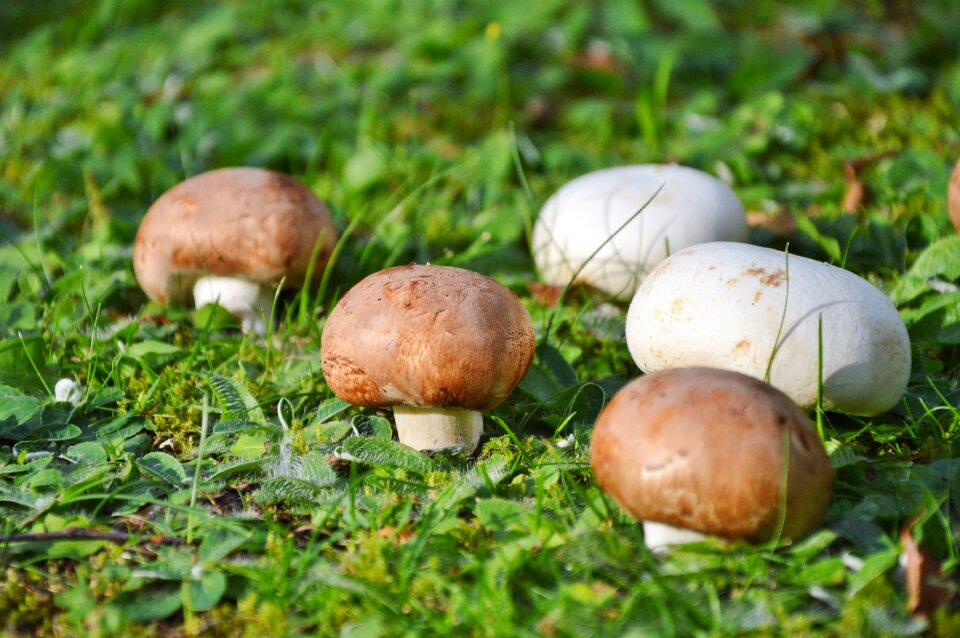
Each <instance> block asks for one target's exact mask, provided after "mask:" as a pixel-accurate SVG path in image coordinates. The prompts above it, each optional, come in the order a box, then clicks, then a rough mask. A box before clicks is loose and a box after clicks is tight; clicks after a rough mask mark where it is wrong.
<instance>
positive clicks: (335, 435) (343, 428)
mask: <svg viewBox="0 0 960 638" xmlns="http://www.w3.org/2000/svg"><path fill="white" fill-rule="evenodd" d="M352 431H353V426H352V425H350V422H349V421H334V422H332V423H324V424H322V425H321V426H320V427H319V428H318V429H317V437H318V438H319V439H320V442H322V443H337V442H338V441H342V440H343V438H344V437H346V436H347V435H348V434H350V433H351V432H352Z"/></svg>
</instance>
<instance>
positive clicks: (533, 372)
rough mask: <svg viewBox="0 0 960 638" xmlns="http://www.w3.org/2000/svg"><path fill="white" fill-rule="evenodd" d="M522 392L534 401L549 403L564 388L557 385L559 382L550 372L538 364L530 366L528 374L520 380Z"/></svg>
mask: <svg viewBox="0 0 960 638" xmlns="http://www.w3.org/2000/svg"><path fill="white" fill-rule="evenodd" d="M518 387H519V388H520V390H522V391H523V392H526V393H527V394H529V395H530V396H531V397H533V398H534V399H537V400H538V401H542V402H543V403H548V402H549V401H550V399H552V398H553V397H555V396H556V395H557V393H559V392H560V391H561V390H562V389H563V388H562V387H561V386H560V384H559V383H557V380H556V379H555V378H553V376H551V375H550V373H549V372H547V370H546V369H545V368H543V367H541V366H540V365H538V364H534V365H532V366H530V369H529V370H527V374H525V375H524V376H523V379H521V380H520V385H519V386H518Z"/></svg>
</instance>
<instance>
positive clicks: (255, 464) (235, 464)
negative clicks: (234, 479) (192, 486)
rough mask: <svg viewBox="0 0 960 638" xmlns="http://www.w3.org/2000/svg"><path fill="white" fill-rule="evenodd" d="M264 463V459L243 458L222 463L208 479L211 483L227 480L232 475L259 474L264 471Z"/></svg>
mask: <svg viewBox="0 0 960 638" xmlns="http://www.w3.org/2000/svg"><path fill="white" fill-rule="evenodd" d="M263 463H264V459H263V458H255V459H245V458H241V459H240V460H238V461H232V462H230V463H222V464H220V465H218V466H217V470H216V471H215V472H214V473H213V474H211V475H210V476H209V477H207V478H208V480H210V481H219V480H220V479H223V478H226V477H228V476H230V475H232V474H245V473H246V474H252V473H259V472H261V471H262V470H263Z"/></svg>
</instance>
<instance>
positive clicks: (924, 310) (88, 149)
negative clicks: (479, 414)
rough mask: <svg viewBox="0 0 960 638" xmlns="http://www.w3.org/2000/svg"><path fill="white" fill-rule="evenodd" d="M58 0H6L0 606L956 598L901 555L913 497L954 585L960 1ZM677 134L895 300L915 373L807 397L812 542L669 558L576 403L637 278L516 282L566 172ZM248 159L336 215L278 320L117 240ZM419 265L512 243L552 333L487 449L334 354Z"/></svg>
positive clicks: (623, 357) (862, 631)
mask: <svg viewBox="0 0 960 638" xmlns="http://www.w3.org/2000/svg"><path fill="white" fill-rule="evenodd" d="M15 4H16V3H13V4H12V5H11V7H12V6H13V5H15ZM53 4H54V5H56V6H57V7H59V8H60V9H62V11H58V12H57V14H56V15H55V16H54V15H50V16H46V17H44V15H42V14H39V13H29V12H23V11H19V10H17V9H15V8H10V7H6V6H4V7H3V8H0V23H4V24H3V27H2V29H3V30H2V31H0V34H2V35H3V39H2V40H0V53H2V54H3V55H2V56H0V535H2V536H3V537H4V538H5V539H6V540H2V541H0V634H2V633H4V632H5V633H6V634H9V635H60V636H74V635H123V634H125V633H126V634H133V635H141V634H142V635H189V634H209V635H271V636H272V635H277V636H280V635H297V634H308V635H358V636H367V635H369V636H393V635H431V634H432V635H490V636H514V635H516V636H534V635H538V636H640V635H681V636H686V635H713V634H730V635H734V634H756V635H773V634H784V635H915V634H917V633H918V632H920V631H923V630H924V629H929V631H931V632H932V633H933V634H935V635H936V634H939V635H944V636H949V635H954V634H955V633H956V631H957V629H958V625H960V615H958V613H957V607H956V603H954V604H953V606H950V607H947V608H944V609H941V610H940V611H939V612H937V614H936V615H935V616H934V617H933V618H931V619H928V620H922V619H919V618H917V617H916V616H913V615H911V614H910V613H909V611H908V609H907V607H906V593H905V590H904V582H903V579H902V576H901V575H900V572H899V568H898V559H899V555H900V546H899V543H900V541H899V538H900V531H901V528H903V527H904V526H907V525H912V528H913V533H914V535H915V537H916V538H917V539H918V541H919V542H920V543H921V545H922V546H923V547H925V548H926V550H927V551H929V553H930V556H931V560H933V561H935V562H936V563H938V564H940V565H941V566H942V567H943V569H944V570H946V571H947V573H948V574H949V575H950V577H951V578H953V579H954V580H956V577H955V574H956V573H957V569H958V553H960V521H958V507H960V496H958V495H960V490H958V489H957V488H956V484H957V480H958V479H960V461H958V457H957V453H956V450H955V445H956V442H957V438H958V432H960V411H958V406H960V376H958V372H957V371H958V369H960V350H958V345H960V314H958V311H957V308H960V297H958V295H960V293H958V292H957V291H956V288H955V286H956V285H957V283H958V280H960V257H958V255H960V251H958V250H957V248H958V245H957V242H956V238H955V236H954V233H953V230H952V228H951V227H950V223H949V220H948V218H947V214H946V203H945V199H946V184H947V178H948V175H949V170H950V168H951V167H952V165H953V163H955V161H956V158H957V156H960V118H958V116H957V113H960V63H958V62H957V61H958V60H960V49H958V46H960V44H958V42H957V40H956V38H955V34H956V33H957V32H960V9H958V8H957V6H955V3H953V2H949V1H947V0H942V1H941V0H928V1H927V2H923V3H917V7H916V8H906V9H898V10H897V11H900V13H896V14H894V13H884V12H885V11H887V9H884V8H883V7H873V8H871V9H870V10H869V11H866V10H864V11H863V12H861V11H860V10H859V9H856V8H847V7H837V8H827V9H823V10H822V13H818V12H817V11H818V10H817V9H806V8H797V7H793V6H791V7H789V8H788V7H785V6H781V5H780V4H779V3H775V2H761V3H753V4H754V5H755V6H754V7H753V8H752V9H751V10H750V11H747V10H745V9H741V8H737V7H736V6H735V3H733V4H731V3H717V5H716V6H713V5H711V4H709V3H706V2H703V3H701V2H685V3H681V4H682V6H683V7H684V8H683V9H676V8H673V5H670V6H669V7H668V6H667V4H668V3H660V2H653V3H639V4H638V3H630V2H618V1H610V2H603V3H596V4H592V5H589V6H587V5H584V4H583V3H568V2H559V1H558V2H553V1H551V2H543V3H534V4H529V3H505V2H490V3H484V4H483V5H481V6H477V7H473V8H469V9H467V8H464V7H462V6H460V5H456V4H455V3H451V2H446V1H440V2H435V3H406V4H401V3H394V2H388V1H386V0H371V1H369V2H362V3H312V2H303V3H285V4H284V5H282V6H273V7H268V6H266V5H261V4H259V3H221V4H217V5H210V6H207V5H204V4H202V3H186V2H171V3H154V2H148V1H146V0H135V1H127V2H109V1H104V2H100V3H98V4H96V5H94V6H93V7H92V8H87V7H84V6H82V5H81V3H74V2H69V1H64V2H61V3H53ZM677 6H680V5H677ZM889 11H891V12H892V11H893V10H892V9H890V10H889ZM11 25H12V26H11ZM718 25H725V28H719V27H718ZM904 25H909V26H910V27H911V28H906V27H905V26H904ZM836 34H842V36H843V37H842V38H841V37H838V36H837V35H836ZM704 42H709V43H710V46H708V47H704V46H703V43H704ZM865 52H866V53H865ZM863 158H867V159H866V160H863ZM861 160H862V161H861ZM658 161H678V162H681V163H685V164H689V165H692V166H696V167H698V168H701V169H703V170H707V171H709V172H711V173H714V174H717V175H720V176H723V177H724V178H726V179H729V180H731V181H732V186H733V188H734V189H735V190H736V191H737V193H738V194H739V195H740V196H741V198H742V199H743V200H744V202H745V204H746V205H747V208H748V209H749V210H753V211H766V212H769V213H771V214H772V213H776V212H778V211H781V210H785V211H787V212H788V213H789V214H790V215H792V216H793V217H794V218H795V219H796V222H797V229H796V230H795V231H792V232H790V233H788V234H786V235H784V234H778V233H775V232H773V231H771V230H767V229H763V228H755V229H754V230H753V231H752V235H751V240H752V241H754V242H756V243H759V244H762V245H767V246H771V247H774V248H780V249H782V248H783V247H784V246H785V245H786V244H787V243H788V242H789V246H790V253H791V255H794V254H795V255H803V256H807V257H813V258H819V259H822V260H826V261H831V262H833V263H835V264H837V265H841V264H842V265H843V266H844V267H846V268H848V269H850V270H852V271H854V272H856V273H857V274H859V275H861V276H863V277H865V278H867V279H868V280H870V281H871V282H873V283H874V284H876V285H877V286H878V287H880V288H881V289H882V290H884V291H885V292H886V293H888V294H889V295H890V296H891V298H893V299H894V301H895V302H896V303H897V304H898V306H899V307H900V309H901V313H902V315H903V317H904V319H905V321H906V322H907V324H908V328H909V330H910V333H911V337H912V339H913V342H914V350H913V370H914V371H913V376H912V378H911V382H910V387H909V389H908V391H907V393H906V395H905V396H904V398H903V400H902V401H901V403H900V405H898V406H897V407H896V408H895V409H894V410H892V411H890V412H888V413H886V414H883V415H880V416H878V417H875V418H870V419H864V418H851V417H845V416H842V415H837V414H832V413H821V412H818V413H817V416H816V419H817V425H818V428H819V429H820V430H821V432H822V436H823V438H824V439H825V441H826V444H827V446H828V450H829V451H830V454H831V459H832V461H833V464H834V467H835V470H836V480H835V499H834V502H833V504H832V506H831V508H830V511H829V513H828V516H827V520H826V521H825V523H824V526H823V528H822V529H821V530H819V531H817V532H815V533H814V534H812V535H811V536H810V537H808V538H807V539H804V540H802V541H800V542H798V543H796V544H794V545H792V546H788V547H761V548H757V547H751V546H747V545H743V544H733V545H727V544H723V543H720V542H717V541H708V542H705V543H700V544H696V545H692V546H689V547H685V548H682V549H679V550H677V551H675V552H673V553H671V554H670V555H669V556H667V557H666V558H655V557H653V556H652V555H651V554H650V553H649V552H648V551H647V550H646V549H645V548H644V545H643V539H642V532H641V530H640V528H639V526H638V525H636V524H635V523H634V522H633V521H632V520H630V519H629V518H628V517H627V516H626V515H625V514H623V513H622V512H621V511H619V509H618V508H617V507H616V505H615V504H614V503H612V501H610V500H609V499H608V498H607V497H606V496H605V495H603V494H602V493H601V492H600V491H599V489H598V488H597V487H596V485H595V484H594V482H593V479H592V476H591V473H590V470H589V442H590V430H591V427H592V424H593V420H594V418H595V417H596V414H597V413H598V412H599V410H600V409H601V407H602V405H603V403H604V401H605V400H606V399H607V398H609V397H610V396H611V395H612V394H613V393H614V392H615V391H616V390H617V389H619V387H621V386H622V385H623V384H624V383H625V382H626V381H627V380H629V379H630V378H632V377H633V376H635V375H636V374H638V373H639V372H638V370H637V369H636V366H635V365H634V364H633V362H632V361H631V359H630V356H629V353H628V352H627V350H626V346H625V344H624V342H623V338H622V331H623V324H624V315H625V306H624V305H622V304H617V303H613V302H611V301H610V300H608V299H606V298H603V297H600V296H598V295H597V294H596V293H594V292H593V291H589V290H583V289H580V288H572V289H571V290H569V291H566V292H565V293H564V295H563V296H562V302H561V303H560V304H558V305H555V306H554V305H552V304H551V303H547V302H546V301H545V300H544V298H543V297H542V296H538V295H537V294H535V292H536V289H535V288H531V287H530V286H529V284H533V283H535V282H536V280H537V277H536V272H535V271H534V268H533V262H532V260H531V258H530V255H529V245H528V241H529V236H530V228H531V223H532V219H533V218H534V216H535V214H536V212H537V209H538V207H539V205H540V204H541V203H542V202H543V201H544V200H545V199H546V197H547V196H548V195H549V194H550V193H551V192H553V191H555V190H556V188H558V187H559V186H560V185H561V184H563V183H564V182H566V181H568V180H569V179H572V178H573V177H576V176H578V175H580V174H582V173H585V172H587V171H589V170H594V169H598V168H604V167H607V166H611V165H615V164H626V163H641V162H658ZM852 161H861V163H862V164H863V166H864V168H863V169H861V170H860V171H859V172H858V178H859V179H861V180H862V181H863V183H864V185H865V186H866V188H867V195H868V196H867V197H866V198H865V199H864V200H863V202H862V203H861V205H860V207H859V208H858V210H857V211H856V213H854V214H846V213H842V212H841V209H840V203H841V200H842V198H843V193H844V190H845V188H846V187H847V182H846V179H845V177H844V173H843V166H844V164H845V163H847V162H852ZM227 165H258V166H265V167H269V168H273V169H276V170H281V171H285V172H288V173H290V174H292V175H294V176H296V177H297V178H298V179H300V180H301V181H303V182H304V183H306V184H308V185H309V186H310V187H311V188H312V189H313V190H314V191H315V192H316V193H317V195H318V196H320V197H321V198H323V199H324V200H325V201H326V202H327V203H328V204H329V205H330V207H331V210H332V212H333V215H334V218H335V220H336V222H337V226H338V229H339V230H340V231H341V237H342V239H341V241H340V243H339V244H338V247H337V258H336V259H335V260H333V262H332V263H331V265H330V267H329V268H328V269H326V270H325V271H323V272H314V273H312V278H313V280H314V282H315V283H316V284H319V285H318V286H317V287H315V288H313V289H311V290H306V291H304V292H301V293H289V292H282V293H281V294H279V296H278V297H277V299H276V304H275V307H274V308H273V310H272V312H271V314H272V315H273V318H274V319H275V323H274V324H273V325H272V328H271V333H270V334H269V336H268V337H267V338H256V337H247V336H244V335H242V334H240V332H239V331H238V330H237V329H236V323H235V321H233V320H232V319H231V318H230V317H228V316H226V315H224V314H223V313H220V312H218V311H217V310H215V309H209V310H205V311H200V312H195V311H191V310H189V309H186V308H163V307H160V306H158V305H156V304H154V303H151V302H148V301H147V299H146V297H145V296H144V295H143V293H142V292H141V291H140V290H139V287H138V286H137V284H136V280H135V278H134V275H133V271H132V267H131V264H130V258H131V250H132V249H131V245H132V240H133V236H134V234H135V232H136V227H137V223H138V221H139V219H140V217H141V215H142V214H143V212H144V211H145V210H146V208H147V206H149V204H150V203H151V202H152V201H153V199H155V198H156V197H157V196H158V195H159V194H160V193H161V192H163V191H164V190H165V189H166V188H168V187H169V186H171V185H172V184H174V183H176V182H177V181H179V180H180V179H182V178H183V177H185V176H187V175H191V174H195V173H197V172H200V171H203V170H207V169H209V168H214V167H219V166H227ZM411 261H417V262H426V261H430V262H432V263H447V264H453V265H458V266H461V267H469V268H473V269H476V270H478V271H480V272H483V273H484V274H487V275H490V276H493V277H495V278H497V279H498V280H499V281H501V282H502V283H504V284H505V285H508V286H509V287H510V288H511V289H512V290H513V291H514V292H516V293H517V294H518V295H519V296H520V298H521V300H522V301H523V303H524V304H525V305H526V306H527V308H528V309H529V310H530V312H531V314H532V316H533V318H534V322H535V325H536V326H538V328H541V331H540V334H539V335H538V336H539V338H540V345H539V348H538V353H537V359H536V362H535V364H534V366H533V368H532V369H531V371H530V373H529V374H528V376H527V377H526V378H525V379H524V380H523V382H522V383H521V385H520V386H519V388H518V389H517V390H516V391H515V392H514V393H513V395H512V396H511V398H510V399H509V400H508V401H507V402H506V403H505V404H503V405H502V406H500V407H499V408H497V409H496V410H495V411H493V412H492V413H490V414H488V415H487V417H486V418H485V421H484V427H485V436H484V437H483V438H482V439H481V442H480V451H479V452H478V454H477V455H476V456H475V457H473V458H466V457H463V456H462V455H458V454H444V453H439V454H436V455H433V456H426V455H422V454H418V453H413V452H412V451H410V450H409V449H407V448H405V447H403V446H401V445H399V444H398V443H396V442H395V441H393V440H392V436H393V435H392V431H391V424H390V422H389V420H388V419H387V416H388V415H385V414H379V413H377V412H375V411H370V410H361V409H357V408H354V407H351V406H348V405H346V404H344V403H343V402H341V401H339V400H337V399H335V398H334V397H333V396H332V394H331V393H330V391H329V390H328V389H327V387H326V385H325V383H324V380H323V375H322V372H321V367H320V356H319V352H320V334H321V330H322V327H323V321H324V319H325V317H326V315H327V313H328V312H329V311H330V309H331V308H332V307H333V306H334V304H335V303H336V301H337V300H338V299H339V297H340V296H341V295H342V294H343V293H344V292H345V291H346V290H347V289H349V287H350V286H351V285H353V283H355V282H356V281H359V280H360V279H361V278H362V277H364V276H365V275H367V274H369V273H370V272H373V271H375V270H378V269H380V268H383V267H387V266H391V265H396V264H403V263H408V262H411ZM951 286H952V287H951ZM545 326H549V328H548V329H547V328H544V327H545ZM60 378H72V379H74V380H76V381H78V382H79V383H80V384H82V386H83V388H84V395H83V400H82V402H81V403H80V404H79V405H77V406H73V405H70V404H66V403H57V402H54V401H53V397H52V395H51V388H52V387H53V386H54V384H55V383H56V381H57V380H58V379H60ZM278 406H280V408H279V411H278ZM204 423H206V427H205V428H203V429H202V427H201V426H202V424H204ZM14 538H19V539H20V540H16V541H14V540H12V539H14Z"/></svg>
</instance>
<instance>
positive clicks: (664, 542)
mask: <svg viewBox="0 0 960 638" xmlns="http://www.w3.org/2000/svg"><path fill="white" fill-rule="evenodd" d="M705 538H706V536H704V535H703V534H701V533H700V532H695V531H693V530H690V529H683V528H682V527H673V526H672V525H664V524H663V523H657V522H654V521H643V542H644V544H645V545H646V546H647V547H648V548H649V549H650V551H652V552H653V553H655V554H662V553H665V552H666V551H667V550H668V549H669V548H670V546H671V545H682V544H683V543H696V542H697V541H702V540H703V539H705Z"/></svg>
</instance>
